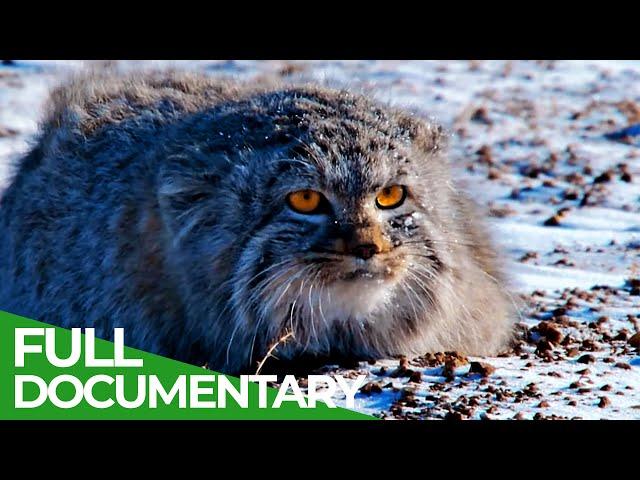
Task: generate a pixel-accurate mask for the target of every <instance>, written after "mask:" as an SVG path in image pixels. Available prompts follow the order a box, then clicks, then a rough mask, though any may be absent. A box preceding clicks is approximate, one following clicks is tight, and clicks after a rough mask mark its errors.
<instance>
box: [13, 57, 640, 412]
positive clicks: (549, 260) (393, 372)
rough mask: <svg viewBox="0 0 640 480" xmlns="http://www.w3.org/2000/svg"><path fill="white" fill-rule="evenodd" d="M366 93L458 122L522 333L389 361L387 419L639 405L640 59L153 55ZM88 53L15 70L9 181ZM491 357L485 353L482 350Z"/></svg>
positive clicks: (380, 397)
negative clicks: (478, 353)
mask: <svg viewBox="0 0 640 480" xmlns="http://www.w3.org/2000/svg"><path fill="white" fill-rule="evenodd" d="M119 65H120V66H121V67H122V68H125V69H126V68H147V67H150V66H152V67H156V68H166V67H172V68H183V69H191V70H199V71H204V72H207V73H209V74H211V75H223V76H225V75H226V76H234V77H238V78H243V79H250V78H254V77H256V76H261V75H267V76H280V77H282V78H283V79H284V80H289V81H294V82H295V81H306V80H314V81H319V82H324V83H327V84H330V85H338V86H346V87H348V88H351V89H354V90H356V91H360V92H364V93H367V94H372V95H375V96H376V97H377V98H379V99H381V100H383V101H387V102H391V103H392V104H394V105H398V106H402V107H405V108H408V109H411V110H413V111H415V112H416V113H418V114H421V115H425V116H428V117H431V118H434V119H435V120H437V121H438V122H440V123H441V124H443V125H444V126H445V127H446V128H447V129H448V130H449V131H450V132H451V146H450V149H451V154H452V158H453V161H454V168H455V170H456V173H457V177H458V178H459V181H460V186H461V188H465V189H466V190H468V191H470V192H472V194H473V197H474V198H475V199H476V200H477V201H478V202H479V203H481V204H484V205H485V206H486V207H487V208H488V210H489V212H490V215H491V218H490V225H491V227H492V228H491V230H492V231H493V232H494V236H495V238H496V241H497V242H498V243H499V244H501V246H502V249H503V252H504V255H505V256H506V257H507V268H508V271H509V273H510V277H511V278H512V285H513V289H514V301H515V302H517V304H518V305H519V307H520V309H519V310H520V315H521V318H520V320H519V322H518V325H517V326H518V339H517V341H516V343H515V345H514V347H513V348H512V349H510V350H509V351H508V352H505V353H504V354H503V355H501V356H499V357H495V358H482V359H478V358H471V359H466V358H463V357H459V356H457V355H454V354H447V355H444V354H443V355H437V356H433V355H430V356H429V355H427V356H425V357H420V358H418V359H409V360H400V361H399V360H398V359H395V360H385V361H380V362H377V363H376V364H374V365H369V364H366V363H361V364H360V365H358V366H351V368H344V367H337V366H332V367H326V368H325V369H324V371H326V372H327V373H329V374H334V373H342V374H346V375H355V374H357V373H358V372H362V373H367V374H368V375H369V383H368V384H367V386H366V387H365V389H364V391H363V392H362V393H361V394H359V395H358V397H357V407H358V409H360V410H362V411H364V412H368V413H371V414H374V415H377V416H380V417H383V418H452V419H465V418H474V419H475V418H496V419H502V418H526V419H529V418H584V419H595V418H636V419H640V356H639V349H640V347H638V348H634V347H633V346H632V344H631V343H632V342H631V341H630V338H631V337H632V335H634V334H636V333H638V331H639V329H640V320H638V317H639V316H640V188H639V186H638V185H639V183H640V161H639V160H638V156H639V155H640V152H639V151H638V148H637V147H636V146H635V145H637V143H636V142H634V141H633V139H628V140H629V141H622V142H618V141H613V140H609V139H607V138H606V137H605V134H606V133H610V132H613V131H617V130H618V129H620V128H623V127H626V126H628V125H631V124H634V123H639V122H640V62H636V61H451V62H448V61H434V62H424V61H416V62H406V61H317V62H280V61H263V62H261V61H202V62H196V61H180V62H167V61H153V62H139V61H136V62H119ZM82 67H83V63H82V62H77V61H73V62H69V61H47V62H44V61H37V62H35V61H33V62H32V61H24V62H17V64H16V65H13V66H4V67H0V188H2V186H3V185H6V182H7V181H8V178H9V176H10V173H11V164H12V161H13V160H14V159H15V158H16V157H17V156H18V155H19V154H20V152H23V151H24V150H25V149H26V148H27V147H28V142H29V139H30V138H31V136H32V135H33V133H34V132H35V131H36V128H37V120H38V118H39V115H40V113H41V108H42V103H43V101H44V99H45V97H46V93H47V91H48V89H49V88H50V87H51V86H52V85H55V84H56V83H58V82H59V81H60V80H61V79H62V78H63V77H64V76H66V75H67V74H69V73H71V72H74V71H77V70H78V69H80V68H82ZM473 362H480V363H473Z"/></svg>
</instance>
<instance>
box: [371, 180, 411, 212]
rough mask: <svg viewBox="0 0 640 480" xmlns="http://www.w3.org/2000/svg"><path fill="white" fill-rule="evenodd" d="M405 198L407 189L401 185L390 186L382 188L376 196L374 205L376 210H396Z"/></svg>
mask: <svg viewBox="0 0 640 480" xmlns="http://www.w3.org/2000/svg"><path fill="white" fill-rule="evenodd" d="M406 196H407V189H406V188H405V187H403V186H402V185H391V186H390V187H384V188H383V189H382V190H380V191H379V192H378V195H376V205H377V206H378V208H382V209H387V208H396V207H399V206H400V205H402V202H404V199H405V197H406Z"/></svg>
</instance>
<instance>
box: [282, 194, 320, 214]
mask: <svg viewBox="0 0 640 480" xmlns="http://www.w3.org/2000/svg"><path fill="white" fill-rule="evenodd" d="M287 202H288V203H289V206H290V207H291V208H292V209H293V210H294V211H296V212H298V213H306V214H311V213H315V212H316V211H317V210H318V209H319V207H320V203H321V202H322V194H321V193H320V192H316V191H315V190H298V191H295V192H291V193H290V194H289V195H287Z"/></svg>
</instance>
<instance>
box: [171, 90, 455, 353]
mask: <svg viewBox="0 0 640 480" xmlns="http://www.w3.org/2000/svg"><path fill="white" fill-rule="evenodd" d="M175 138H176V141H175V142H174V143H173V144H172V146H171V148H170V152H169V153H170V155H171V162H169V164H168V165H169V166H168V167H167V168H166V169H165V171H164V173H163V177H162V179H161V182H162V183H161V186H160V203H161V205H162V207H163V209H164V216H165V220H166V221H167V224H168V225H170V228H171V231H172V236H173V242H174V246H175V249H176V250H177V251H179V252H181V255H183V258H184V260H181V261H182V262H183V265H182V267H183V268H185V269H186V270H187V271H188V272H189V273H188V275H191V276H192V277H193V279H195V280H194V282H195V283H196V284H197V286H196V287H193V288H196V289H197V291H198V292H200V291H202V292H203V293H202V298H203V299H204V298H206V289H207V288H208V289H210V290H211V291H213V290H215V289H218V290H217V291H218V292H220V291H225V292H228V295H229V296H228V297H227V298H225V299H224V300H225V301H226V302H231V304H232V305H231V307H230V308H229V309H228V310H227V313H225V315H229V314H231V311H233V312H235V313H234V314H235V315H238V316H241V317H242V316H243V315H244V316H245V317H246V318H247V322H248V323H249V324H248V325H247V326H246V328H247V329H254V328H255V329H256V331H258V328H260V326H259V325H258V323H259V322H262V324H263V325H270V327H269V328H270V330H272V331H271V333H272V334H276V333H277V331H278V329H279V328H280V327H282V325H284V324H285V323H288V324H291V325H292V327H293V329H295V330H300V331H299V332H298V334H299V336H304V335H307V336H310V337H312V336H313V335H315V336H316V340H317V339H318V338H319V337H320V336H321V335H320V334H319V331H321V330H322V329H326V328H331V324H334V323H336V322H346V321H350V320H356V321H365V322H366V320H367V319H368V318H369V317H370V316H371V314H373V313H374V312H383V311H385V309H389V308H392V309H395V310H398V311H405V312H406V311H407V309H410V308H411V306H413V308H414V309H416V308H424V303H425V302H428V301H429V287H428V285H429V284H430V283H432V282H434V281H435V280H434V277H435V276H436V275H437V273H438V269H440V268H442V264H443V258H444V256H445V254H446V251H447V249H448V245H449V244H448V242H449V241H450V238H449V232H448V229H449V227H448V225H450V224H451V223H452V216H453V215H455V212H454V210H453V209H452V208H450V206H449V205H450V202H449V201H448V197H449V195H450V188H451V185H450V177H449V173H448V166H447V163H446V160H445V159H444V158H443V156H442V155H441V153H442V152H441V150H442V147H443V145H442V143H443V134H442V132H441V129H440V128H439V127H437V126H435V125H432V124H430V123H429V122H426V121H423V120H421V119H418V118H416V117H415V116H413V115H411V114H409V113H404V112H401V111H397V110H394V109H391V108H386V107H383V106H380V105H378V104H377V103H374V102H372V101H370V100H368V99H366V98H364V97H362V96H360V95H354V94H351V93H348V92H344V91H335V90H328V89H322V88H317V87H306V88H291V89H283V90H277V91H272V92H266V93H261V94H254V95H250V96H248V97H247V98H244V99H240V100H236V101H231V102H227V103H223V104H221V105H220V106H218V107H216V108H214V109H212V110H211V111H210V112H205V113H203V114H202V115H200V116H196V117H195V118H194V119H193V120H192V121H191V122H190V123H187V124H186V125H185V126H183V127H182V131H178V132H177V134H176V136H175ZM185 138H188V139H189V140H188V141H187V140H184V139H185ZM221 272H223V273H222V274H221ZM221 282H224V286H221ZM198 289H199V290H198ZM411 291H413V292H414V293H413V294H411ZM399 294H402V295H404V297H402V298H405V299H406V298H413V300H410V301H406V300H404V301H403V300H400V297H401V296H402V295H399ZM394 302H395V304H394ZM398 302H400V303H402V305H397V303H398ZM419 302H421V303H422V307H420V303H419ZM265 318H266V319H267V320H265ZM275 319H277V320H278V321H279V322H280V323H281V324H282V325H276V326H272V324H275V323H277V322H276V321H275ZM271 326H272V327H271ZM312 341H313V340H312ZM321 341H322V340H320V342H321Z"/></svg>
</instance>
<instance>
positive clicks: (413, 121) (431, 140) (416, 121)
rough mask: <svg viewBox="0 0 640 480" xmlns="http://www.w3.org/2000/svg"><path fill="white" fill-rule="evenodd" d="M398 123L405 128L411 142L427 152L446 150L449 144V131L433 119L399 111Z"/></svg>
mask: <svg viewBox="0 0 640 480" xmlns="http://www.w3.org/2000/svg"><path fill="white" fill-rule="evenodd" d="M399 115H400V119H399V123H400V125H401V126H402V128H404V129H406V131H407V132H408V134H409V137H410V138H411V140H412V141H413V143H414V144H415V145H416V146H417V147H418V148H420V149H422V150H424V151H425V152H428V153H436V152H440V151H442V150H446V149H447V147H448V144H449V133H448V132H447V131H446V130H445V129H444V128H443V127H442V126H441V125H439V124H438V123H436V122H434V121H433V120H431V119H429V118H427V117H423V116H419V115H408V114H406V113H405V112H400V113H399Z"/></svg>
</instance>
